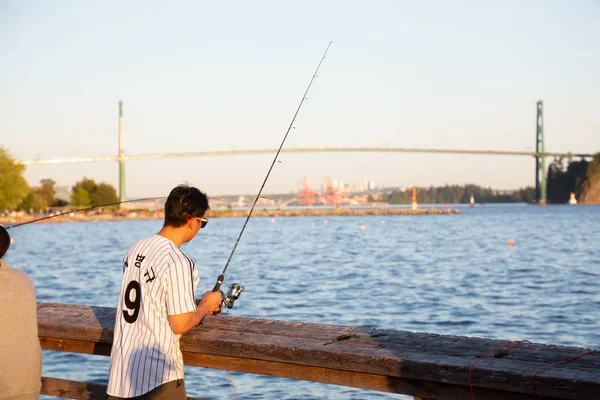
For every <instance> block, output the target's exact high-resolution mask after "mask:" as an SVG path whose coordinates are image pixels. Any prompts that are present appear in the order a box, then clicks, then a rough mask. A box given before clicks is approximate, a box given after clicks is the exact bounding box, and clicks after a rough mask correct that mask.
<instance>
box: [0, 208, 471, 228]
mask: <svg viewBox="0 0 600 400" xmlns="http://www.w3.org/2000/svg"><path fill="white" fill-rule="evenodd" d="M248 211H249V210H209V211H208V212H207V213H206V216H207V218H241V217H247V216H248ZM450 214H460V213H459V211H458V210H457V209H447V208H444V209H439V208H417V209H416V210H413V209H410V208H371V209H349V208H335V209H299V210H281V209H272V210H268V209H260V210H257V209H255V210H254V211H253V212H252V216H253V217H265V218H269V217H270V218H275V217H331V216H344V217H346V216H348V217H350V216H356V217H358V216H369V215H450ZM163 217H164V215H163V212H162V211H160V212H150V211H142V212H137V211H136V212H128V213H116V214H114V213H103V214H93V213H90V214H87V215H86V214H84V213H75V214H66V215H62V216H60V217H55V218H50V219H47V220H43V221H39V222H38V223H58V222H85V221H132V220H149V219H163ZM38 218H42V217H41V216H30V215H25V216H20V217H0V224H3V225H12V224H20V223H23V222H28V221H31V220H34V219H38Z"/></svg>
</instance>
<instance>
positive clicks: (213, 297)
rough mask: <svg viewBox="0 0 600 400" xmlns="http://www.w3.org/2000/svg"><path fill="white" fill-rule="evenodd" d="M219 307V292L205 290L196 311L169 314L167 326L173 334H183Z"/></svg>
mask: <svg viewBox="0 0 600 400" xmlns="http://www.w3.org/2000/svg"><path fill="white" fill-rule="evenodd" d="M220 308H221V293H219V292H210V291H209V292H206V293H204V296H203V297H202V300H201V301H200V303H199V304H198V307H197V308H196V311H193V312H188V313H184V314H175V315H169V316H168V317H169V326H170V327H171V330H172V331H173V332H174V333H175V334H177V335H181V334H184V333H186V332H187V331H189V330H190V329H192V328H194V327H196V326H198V324H199V323H200V321H202V319H203V318H204V316H205V315H206V314H209V313H210V314H213V313H216V312H218V311H219V310H220Z"/></svg>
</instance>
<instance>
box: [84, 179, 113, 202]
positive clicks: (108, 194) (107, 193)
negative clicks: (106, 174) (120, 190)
mask: <svg viewBox="0 0 600 400" xmlns="http://www.w3.org/2000/svg"><path fill="white" fill-rule="evenodd" d="M90 199H91V200H92V205H94V206H98V205H102V204H110V203H116V202H118V201H119V198H118V196H117V190H116V189H115V188H114V187H113V186H112V185H109V184H108V183H105V182H101V183H99V184H98V185H97V186H96V190H95V191H94V192H92V193H90Z"/></svg>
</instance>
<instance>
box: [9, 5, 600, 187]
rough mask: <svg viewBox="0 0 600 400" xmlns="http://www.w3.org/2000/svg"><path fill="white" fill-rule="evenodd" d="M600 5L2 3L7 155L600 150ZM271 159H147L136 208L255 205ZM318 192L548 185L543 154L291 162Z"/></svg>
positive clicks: (87, 172)
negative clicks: (197, 199) (169, 196)
mask: <svg viewBox="0 0 600 400" xmlns="http://www.w3.org/2000/svg"><path fill="white" fill-rule="evenodd" d="M598 21H600V3H598V2H597V1H595V0H589V1H586V0H580V1H419V2H414V1H371V2H366V1H309V0H302V1H228V2H215V1H211V2H208V1H189V2H177V1H174V2H165V1H160V2H159V1H101V2H87V1H85V2H82V1H53V2H40V1H36V2H34V1H23V0H20V1H16V0H15V1H8V0H2V1H0V54H2V58H1V60H0V145H2V146H5V147H7V148H8V149H9V151H10V152H11V153H12V155H13V156H15V157H16V158H17V159H21V160H27V159H33V158H51V157H66V156H92V155H115V154H116V153H117V149H118V135H117V117H118V101H119V100H123V101H124V116H125V135H126V138H125V150H126V152H127V153H129V154H144V153H161V152H183V151H204V150H230V149H238V150H241V149H265V148H276V147H277V146H278V145H279V143H280V142H281V139H282V138H283V135H284V134H285V131H286V129H287V126H288V124H289V122H290V120H291V118H292V116H293V114H294V112H295V109H296V107H297V105H298V103H299V101H300V99H301V96H302V93H303V92H304V90H305V88H306V85H307V84H308V82H309V80H310V77H311V75H312V73H313V71H314V68H315V67H316V65H317V63H318V61H319V58H320V57H321V54H322V52H323V51H324V49H325V47H326V46H327V43H328V42H329V41H330V40H333V41H334V43H333V45H332V47H331V49H330V53H329V57H328V58H327V59H326V60H325V62H324V64H323V66H322V70H321V72H320V74H319V78H318V79H317V80H316V82H315V84H314V85H313V89H312V90H311V93H309V95H308V98H309V99H308V101H307V102H306V103H305V105H304V107H303V109H302V110H301V112H300V115H299V117H298V120H297V121H296V126H297V129H296V130H293V131H292V132H291V134H290V136H289V138H288V141H287V142H286V147H289V148H291V147H323V146H347V147H356V146H368V147H370V146H373V147H375V146H387V147H430V148H454V149H461V148H462V149H491V150H534V148H535V110H536V101H537V100H538V99H542V100H544V112H545V134H546V150H549V151H572V152H597V151H600V90H599V89H600V73H599V72H598V71H600V23H598ZM271 160H272V156H271V155H268V156H267V155H264V156H235V157H220V158H183V159H167V160H150V161H131V162H128V163H127V170H126V172H127V195H128V197H129V198H135V197H141V196H160V195H164V194H166V193H168V191H169V190H170V189H171V187H172V186H174V185H176V184H179V183H182V182H188V183H190V184H194V185H196V186H198V187H200V188H202V189H203V190H205V191H207V192H208V193H209V195H211V194H212V195H217V194H233V193H247V194H255V193H256V192H257V191H258V188H259V186H260V183H261V182H262V180H263V179H264V175H265V173H266V172H267V170H268V167H269V165H270V162H271ZM281 160H282V163H281V164H276V166H275V169H274V171H273V173H272V175H271V178H270V180H269V182H268V184H267V186H266V188H265V192H266V193H279V192H288V191H291V190H295V189H296V188H297V185H298V182H299V181H300V180H301V179H302V177H303V176H306V177H308V179H309V182H312V183H313V184H314V186H317V185H318V184H320V183H321V182H322V181H323V177H324V176H331V177H336V178H338V179H343V180H345V181H356V182H358V181H362V180H364V179H371V180H374V181H375V182H376V183H377V184H383V185H386V186H395V185H400V186H403V185H419V186H424V185H440V184H445V183H449V184H453V183H459V184H463V183H468V182H472V183H478V184H483V185H486V186H492V187H495V188H500V189H513V188H518V187H522V186H526V185H532V184H533V181H534V161H533V159H532V158H527V157H525V158H519V157H491V156H452V155H443V156H441V155H431V154H421V155H417V154H402V153H396V154H352V153H350V154H348V153H341V154H335V153H330V154H296V155H285V154H284V155H283V156H282V157H281ZM25 176H26V179H27V180H28V181H29V183H30V184H36V183H37V182H38V181H39V179H42V178H46V177H48V178H52V179H54V180H55V181H56V182H57V183H58V184H59V185H72V184H73V183H74V182H75V181H77V180H79V179H81V178H82V177H83V176H87V177H91V178H93V179H96V180H98V181H106V182H109V183H111V184H114V185H117V183H118V167H117V163H116V162H105V163H87V164H63V165H34V166H29V167H28V168H27V171H26V175H25Z"/></svg>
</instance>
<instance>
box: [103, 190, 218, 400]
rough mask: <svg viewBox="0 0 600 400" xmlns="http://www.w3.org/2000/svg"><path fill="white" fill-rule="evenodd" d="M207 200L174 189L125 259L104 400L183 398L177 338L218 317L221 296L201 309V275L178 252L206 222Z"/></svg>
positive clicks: (207, 297)
mask: <svg viewBox="0 0 600 400" xmlns="http://www.w3.org/2000/svg"><path fill="white" fill-rule="evenodd" d="M208 209H209V204H208V198H207V197H206V195H205V194H204V193H202V192H201V191H200V190H198V189H197V188H195V187H190V186H187V185H180V186H177V187H176V188H174V189H173V190H172V191H171V193H170V194H169V197H168V198H167V201H166V203H165V220H164V225H163V227H162V229H161V230H160V231H159V232H158V233H157V234H155V235H152V236H150V237H147V238H144V239H141V240H139V241H137V242H136V243H134V244H133V245H132V246H131V247H130V248H129V250H127V252H126V254H125V256H124V257H123V282H122V284H121V294H120V297H119V306H118V307H117V316H116V320H115V330H114V340H113V347H112V352H111V355H110V377H109V380H108V388H107V394H108V398H109V399H120V398H135V399H185V398H186V391H185V384H184V381H183V357H182V355H181V349H180V345H179V339H180V337H181V335H182V334H183V333H185V332H187V331H189V330H190V329H192V328H194V327H195V326H198V325H199V324H200V322H201V321H202V319H203V318H204V317H205V316H206V315H207V314H214V315H216V314H219V313H220V310H221V294H220V292H219V291H216V292H212V291H207V292H206V293H205V294H204V296H203V298H202V300H201V301H200V303H199V304H198V305H196V302H195V295H194V293H195V290H196V287H197V285H198V280H199V278H198V271H197V270H196V266H195V264H194V262H193V261H192V260H190V259H189V258H188V257H187V256H186V255H185V254H183V252H182V251H181V250H180V247H181V245H182V244H183V243H187V242H189V241H190V240H192V239H193V238H194V237H195V236H196V235H197V234H198V232H199V231H200V229H202V228H204V227H205V226H206V224H207V223H208V219H206V218H205V217H204V215H205V213H206V211H207V210H208Z"/></svg>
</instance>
